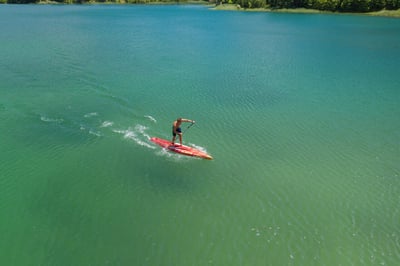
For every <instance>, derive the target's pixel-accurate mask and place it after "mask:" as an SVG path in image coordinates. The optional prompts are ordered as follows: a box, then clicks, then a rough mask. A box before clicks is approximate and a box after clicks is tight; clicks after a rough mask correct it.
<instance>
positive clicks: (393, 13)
mask: <svg viewBox="0 0 400 266" xmlns="http://www.w3.org/2000/svg"><path fill="white" fill-rule="evenodd" d="M1 4H6V5H7V4H10V5H13V3H3V2H1V0H0V5H1ZM34 4H37V5H65V4H67V5H204V6H207V7H208V8H209V9H210V10H216V11H241V12H270V13H293V14H338V15H362V16H374V17H391V18H400V9H397V10H386V9H383V10H380V11H374V12H366V13H354V12H353V13H351V12H349V13H347V12H332V11H324V10H317V9H307V8H280V9H272V8H242V7H240V5H236V4H220V5H216V4H210V2H207V1H196V0H188V1H185V2H179V1H176V2H162V1H160V2H158V1H154V2H153V1H150V2H146V3H127V2H126V0H119V2H97V1H88V2H85V3H82V4H76V3H60V2H56V1H53V0H39V2H37V3H34ZM16 5H18V4H16Z"/></svg>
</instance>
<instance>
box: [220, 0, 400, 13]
mask: <svg viewBox="0 0 400 266" xmlns="http://www.w3.org/2000/svg"><path fill="white" fill-rule="evenodd" d="M228 1H229V3H232V4H237V5H240V6H241V7H243V8H265V7H269V8H271V9H281V8H308V9H317V10H321V11H332V12H373V11H379V10H383V9H387V10H397V9H399V8H400V0H228Z"/></svg>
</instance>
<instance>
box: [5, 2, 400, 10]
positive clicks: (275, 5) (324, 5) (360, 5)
mask: <svg viewBox="0 0 400 266" xmlns="http://www.w3.org/2000/svg"><path fill="white" fill-rule="evenodd" d="M187 1H189V0H0V3H9V4H29V3H42V2H45V3H48V2H53V3H62V4H85V3H128V4H145V3H157V2H160V3H163V2H187ZM192 1H193V0H192ZM194 1H195V0H194ZM209 1H210V2H216V3H230V4H236V5H240V7H242V8H265V7H268V8H271V9H281V8H308V9H317V10H323V11H334V12H372V11H378V10H382V9H387V10H396V9H399V8H400V0H209Z"/></svg>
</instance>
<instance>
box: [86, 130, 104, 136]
mask: <svg viewBox="0 0 400 266" xmlns="http://www.w3.org/2000/svg"><path fill="white" fill-rule="evenodd" d="M89 134H91V135H95V136H97V137H101V133H100V132H98V131H93V130H89Z"/></svg>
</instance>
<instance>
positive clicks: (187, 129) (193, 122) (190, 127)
mask: <svg viewBox="0 0 400 266" xmlns="http://www.w3.org/2000/svg"><path fill="white" fill-rule="evenodd" d="M194 124H195V122H194V121H193V122H192V123H191V124H190V125H189V126H188V127H187V128H186V129H185V130H184V131H183V132H182V134H183V133H185V132H186V131H188V129H189V128H191V127H192V126H193V125H194Z"/></svg>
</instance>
